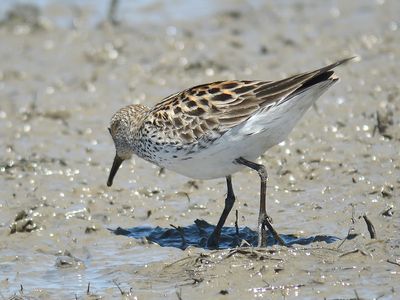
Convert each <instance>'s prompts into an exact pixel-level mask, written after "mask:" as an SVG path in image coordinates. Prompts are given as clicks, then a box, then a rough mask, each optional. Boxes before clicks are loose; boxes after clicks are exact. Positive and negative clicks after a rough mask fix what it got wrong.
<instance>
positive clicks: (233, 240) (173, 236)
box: [111, 220, 340, 250]
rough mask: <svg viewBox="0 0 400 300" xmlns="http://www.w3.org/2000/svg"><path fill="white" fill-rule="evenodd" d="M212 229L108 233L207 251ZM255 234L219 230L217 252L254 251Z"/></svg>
mask: <svg viewBox="0 0 400 300" xmlns="http://www.w3.org/2000/svg"><path fill="white" fill-rule="evenodd" d="M214 228H215V226H214V225H211V224H209V223H207V222H206V221H204V220H196V221H195V222H194V224H193V225H190V226H186V227H178V228H161V227H154V228H153V227H149V226H138V227H133V228H126V229H124V228H121V227H118V228H117V229H115V230H111V231H112V232H113V233H114V234H116V235H125V236H128V237H132V238H135V239H146V240H148V241H150V242H153V243H156V244H158V245H160V246H161V247H174V248H179V249H182V250H185V249H186V248H187V247H189V246H193V247H198V248H203V249H208V248H207V239H208V237H209V236H210V235H211V233H212V232H213V230H214ZM281 238H282V239H283V241H284V242H285V243H286V245H287V246H292V245H309V244H312V243H314V242H325V243H328V244H330V243H334V242H336V241H338V240H340V238H338V237H334V236H329V235H316V236H310V237H301V238H299V237H296V236H294V235H285V234H282V235H281ZM257 242H258V234H257V232H256V231H254V230H251V229H250V228H248V227H243V228H236V227H223V228H222V230H221V238H220V243H219V249H221V250H222V249H230V248H235V247H239V246H243V245H247V246H249V247H257ZM276 244H278V243H277V242H276V241H275V239H274V238H273V237H272V236H271V235H270V236H268V239H267V245H268V246H272V245H276Z"/></svg>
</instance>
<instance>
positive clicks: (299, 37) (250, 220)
mask: <svg viewBox="0 0 400 300" xmlns="http://www.w3.org/2000/svg"><path fill="white" fill-rule="evenodd" d="M30 3H35V4H38V7H39V9H35V8H34V7H36V6H34V7H31V8H29V9H26V8H25V9H24V11H23V13H21V11H20V8H19V9H18V8H17V10H16V11H14V13H13V14H7V13H5V12H6V11H8V10H9V9H11V8H12V7H13V2H12V1H3V2H2V4H1V6H0V12H1V11H2V12H4V13H3V16H4V18H3V22H1V25H0V39H1V41H3V43H0V58H1V60H0V137H1V141H2V143H0V149H1V153H2V154H3V155H2V157H1V159H0V174H1V176H0V182H1V187H2V189H0V298H5V299H7V298H9V297H11V296H13V295H14V294H16V295H19V296H24V297H26V298H29V297H30V298H42V299H48V298H51V299H71V298H74V297H77V298H79V299H82V298H91V297H93V298H95V297H104V298H106V299H108V298H113V297H114V298H119V297H121V296H123V297H126V298H134V297H138V298H146V299H159V298H160V297H167V298H172V299H177V298H178V295H177V294H179V297H181V298H182V299H185V298H189V297H190V298H193V299H197V298H201V299H204V298H250V297H254V298H261V297H264V298H280V299H281V298H282V297H286V298H294V297H299V298H309V299H313V298H318V299H321V298H324V297H325V298H327V299H337V298H345V299H349V298H357V297H359V298H366V299H371V298H378V297H380V298H383V299H396V298H397V297H398V293H399V288H400V285H399V282H400V280H399V272H400V266H399V264H400V250H399V249H400V247H399V244H400V238H399V235H398V233H399V230H400V218H399V213H398V199H399V189H400V180H399V178H400V161H399V157H400V152H399V149H400V147H399V146H400V134H399V132H400V130H399V129H400V128H399V127H400V119H399V113H398V112H399V106H400V104H399V103H400V98H399V97H400V87H399V84H398V78H399V70H400V68H399V67H400V65H399V54H400V53H399V47H398V45H399V42H400V35H399V34H398V31H399V29H398V26H399V21H400V20H399V17H398V13H397V12H398V11H399V10H400V7H399V6H400V4H399V3H398V1H318V2H310V1H270V2H268V3H264V2H263V1H251V2H243V1H218V6H212V5H208V6H207V9H205V8H204V7H197V6H196V7H193V6H192V5H193V3H197V4H196V5H200V4H198V3H209V2H208V1H207V2H194V1H185V4H182V3H181V1H169V2H164V1H135V2H132V1H122V2H121V6H120V8H119V9H118V14H117V17H118V18H119V20H120V24H119V25H118V26H111V25H110V24H107V23H105V22H104V16H105V15H107V13H106V9H107V5H108V3H107V2H106V1H100V2H97V1H96V7H94V5H93V1H88V2H85V5H84V6H82V7H80V6H77V3H78V1H71V2H63V3H61V2H54V1H40V2H30ZM97 3H99V4H98V5H97ZM132 3H135V4H132ZM166 3H167V4H166ZM213 3H214V2H213ZM6 16H8V17H6ZM351 55H358V56H359V57H360V59H359V60H358V61H357V62H354V63H352V64H348V65H345V66H343V67H340V68H338V70H337V74H338V75H339V76H340V78H341V81H340V82H339V83H338V84H336V85H335V86H334V87H332V88H331V89H330V90H329V92H327V93H326V94H325V95H324V96H323V97H321V99H320V100H319V101H318V103H317V105H316V107H314V108H313V109H311V110H310V111H309V112H308V113H307V114H306V115H305V116H304V118H303V119H302V120H301V121H300V123H299V124H298V126H297V127H296V128H295V129H294V131H293V132H292V134H291V135H290V137H289V138H288V139H287V140H286V141H285V142H284V143H281V144H280V145H279V146H276V147H274V148H272V149H270V150H269V151H268V152H267V153H266V154H265V155H264V156H263V157H261V158H260V160H259V162H261V163H265V164H266V165H267V168H268V173H269V182H268V212H269V215H271V216H272V217H273V220H274V227H275V228H276V229H277V231H278V232H279V233H281V234H282V236H283V237H284V238H286V239H287V241H288V242H289V243H290V244H291V247H281V246H278V245H274V243H273V241H272V240H270V241H269V245H270V246H269V247H268V248H267V249H257V248H253V247H248V246H247V247H240V248H233V249H228V248H231V247H233V246H234V245H237V244H241V243H242V240H243V239H244V240H247V241H248V242H249V243H250V244H252V245H254V243H255V231H254V230H255V229H256V224H257V212H258V188H259V183H258V176H257V174H255V173H254V172H250V171H246V170H244V171H242V172H240V173H238V174H235V175H234V176H233V185H234V189H235V193H236V196H237V201H236V203H235V209H237V210H238V216H239V217H238V220H237V221H238V226H239V237H238V236H237V235H236V228H235V225H234V224H235V221H236V219H235V214H234V213H232V214H231V215H230V216H229V218H228V220H227V223H226V227H225V228H224V232H223V241H222V244H221V248H223V249H222V250H209V249H205V248H204V245H205V243H204V241H205V237H206V235H207V234H209V233H210V232H211V231H212V229H213V225H211V224H216V222H217V221H218V218H219V215H220V213H221V211H222V209H223V205H224V201H223V200H224V197H225V193H226V190H225V189H226V186H225V180H223V179H221V180H210V181H193V180H190V179H188V178H185V177H183V176H180V175H177V174H174V173H172V172H169V171H165V172H164V173H162V172H160V170H159V169H158V168H157V167H155V166H152V165H150V164H148V163H146V162H144V161H142V160H140V159H137V158H134V159H133V160H132V161H131V162H129V163H125V164H124V165H123V167H122V168H121V170H120V171H119V173H118V174H117V176H116V178H115V183H114V186H113V188H108V187H106V184H105V183H106V179H107V175H108V172H109V168H110V167H111V163H112V159H113V157H114V151H115V150H114V148H113V144H112V140H111V138H110V137H109V134H108V132H107V129H106V128H107V126H108V122H109V119H110V117H111V115H112V113H113V112H114V111H116V110H117V109H118V108H120V107H122V106H124V105H127V104H130V103H139V102H140V103H143V104H146V105H149V106H151V105H153V104H155V103H156V102H158V101H159V100H161V99H162V98H163V97H165V96H167V95H169V94H171V93H174V92H176V91H179V90H182V89H184V88H187V87H189V86H193V85H196V84H200V83H204V82H211V81H215V80H221V79H233V78H237V79H265V80H272V79H278V78H282V77H284V76H286V75H289V74H292V73H295V72H300V71H306V70H309V69H312V68H316V67H320V66H322V65H324V64H326V63H328V62H331V61H334V60H336V59H339V58H343V57H347V56H351ZM364 214H366V215H367V216H368V218H369V219H370V220H371V222H372V224H373V225H374V227H375V230H376V234H377V238H376V239H371V237H370V233H369V231H368V228H367V225H366V223H365V221H364V219H363V217H362V216H363V215H364ZM197 219H200V220H204V221H202V222H200V223H198V224H200V228H202V229H203V231H201V230H199V225H195V224H194V222H195V220H197ZM171 224H172V225H173V226H175V227H177V228H182V230H183V231H184V234H183V237H184V239H182V234H181V233H179V230H176V229H174V228H173V227H171ZM117 228H122V229H125V230H127V231H122V232H124V233H125V235H116V234H114V232H115V230H117ZM295 237H296V239H295ZM335 237H337V238H339V240H335ZM346 237H347V238H346ZM183 240H184V241H185V243H186V244H185V243H183ZM225 248H226V249H225ZM182 249H184V250H182ZM89 284H90V286H89V292H87V290H88V285H89ZM21 286H22V290H21ZM121 291H122V293H123V295H121Z"/></svg>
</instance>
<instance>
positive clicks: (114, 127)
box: [107, 104, 148, 186]
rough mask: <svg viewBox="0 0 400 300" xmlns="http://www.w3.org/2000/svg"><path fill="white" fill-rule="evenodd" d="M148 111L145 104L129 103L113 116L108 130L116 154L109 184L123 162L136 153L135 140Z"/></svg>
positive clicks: (109, 184) (108, 184)
mask: <svg viewBox="0 0 400 300" xmlns="http://www.w3.org/2000/svg"><path fill="white" fill-rule="evenodd" d="M147 111H148V108H147V107H146V106H144V105H140V104H135V105H129V106H127V107H124V108H121V109H120V110H119V111H117V112H116V113H115V114H114V116H113V117H112V118H111V122H110V127H109V128H108V131H109V132H110V134H111V137H112V139H113V141H114V145H115V150H116V154H115V158H114V162H113V165H112V167H111V171H110V175H109V176H108V180H107V186H111V185H112V183H113V179H114V176H115V174H116V173H117V171H118V169H119V167H120V166H121V164H122V162H123V161H124V160H126V159H130V158H131V157H132V154H133V153H134V149H133V147H132V144H133V140H134V138H135V135H136V133H137V132H138V129H139V128H140V126H141V124H142V120H143V119H144V117H145V114H146V112H147Z"/></svg>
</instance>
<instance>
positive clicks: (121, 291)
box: [113, 279, 126, 296]
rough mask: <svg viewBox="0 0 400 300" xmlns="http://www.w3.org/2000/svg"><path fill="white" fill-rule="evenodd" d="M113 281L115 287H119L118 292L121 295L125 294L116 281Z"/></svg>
mask: <svg viewBox="0 0 400 300" xmlns="http://www.w3.org/2000/svg"><path fill="white" fill-rule="evenodd" d="M113 283H114V284H115V285H116V286H117V288H118V289H119V292H120V293H121V295H122V296H123V295H125V294H126V293H125V292H124V291H123V290H122V289H121V287H120V286H119V284H118V282H117V281H116V280H115V279H114V280H113Z"/></svg>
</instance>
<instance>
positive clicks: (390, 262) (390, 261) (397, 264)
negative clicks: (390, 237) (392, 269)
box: [386, 259, 400, 267]
mask: <svg viewBox="0 0 400 300" xmlns="http://www.w3.org/2000/svg"><path fill="white" fill-rule="evenodd" d="M386 261H387V262H388V263H389V264H393V265H396V266H399V267H400V263H398V262H397V261H393V260H390V259H387V260H386Z"/></svg>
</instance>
